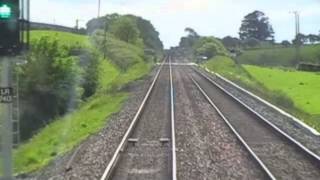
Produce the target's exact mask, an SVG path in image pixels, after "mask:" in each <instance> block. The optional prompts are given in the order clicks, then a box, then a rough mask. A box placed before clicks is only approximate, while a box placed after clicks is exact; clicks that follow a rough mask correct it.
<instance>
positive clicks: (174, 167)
mask: <svg viewBox="0 0 320 180" xmlns="http://www.w3.org/2000/svg"><path fill="white" fill-rule="evenodd" d="M169 66H170V96H171V143H172V180H176V179H177V156H176V135H175V115H174V110H175V108H174V86H173V78H172V65H171V56H170V57H169Z"/></svg>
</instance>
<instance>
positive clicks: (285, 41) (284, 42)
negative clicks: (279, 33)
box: [281, 40, 291, 47]
mask: <svg viewBox="0 0 320 180" xmlns="http://www.w3.org/2000/svg"><path fill="white" fill-rule="evenodd" d="M281 45H282V46H284V47H289V46H290V45H291V43H290V42H289V41H288V40H284V41H282V42H281Z"/></svg>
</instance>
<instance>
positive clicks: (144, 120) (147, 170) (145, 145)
mask: <svg viewBox="0 0 320 180" xmlns="http://www.w3.org/2000/svg"><path fill="white" fill-rule="evenodd" d="M170 61H171V59H170V57H167V59H166V62H167V63H166V64H165V63H162V64H161V66H160V68H159V71H158V73H157V75H156V77H155V79H154V81H153V83H152V84H151V86H150V88H149V90H148V92H147V94H146V96H145V98H144V100H143V102H142V104H141V106H140V108H139V110H138V112H137V113H136V116H135V117H134V119H133V121H132V123H131V125H130V127H129V129H128V130H127V132H126V134H125V136H124V137H123V139H122V141H121V143H120V144H119V146H118V148H117V150H116V152H115V153H114V155H113V158H112V160H111V161H110V162H109V164H108V166H107V168H106V170H105V172H104V174H103V176H102V177H101V180H107V179H114V180H125V179H139V180H150V179H154V180H163V179H173V180H175V179H176V156H175V131H174V105H173V83H172V70H171V64H170Z"/></svg>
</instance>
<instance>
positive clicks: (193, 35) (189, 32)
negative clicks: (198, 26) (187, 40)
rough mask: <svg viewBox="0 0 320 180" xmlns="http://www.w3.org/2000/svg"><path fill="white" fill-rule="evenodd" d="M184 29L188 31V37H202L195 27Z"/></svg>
mask: <svg viewBox="0 0 320 180" xmlns="http://www.w3.org/2000/svg"><path fill="white" fill-rule="evenodd" d="M184 31H185V32H187V33H188V37H193V38H199V37H200V36H199V35H198V33H197V32H196V31H195V30H194V29H192V28H190V27H187V28H185V29H184Z"/></svg>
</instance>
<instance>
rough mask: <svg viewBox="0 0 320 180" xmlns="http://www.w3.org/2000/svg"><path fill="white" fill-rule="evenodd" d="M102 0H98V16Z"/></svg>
mask: <svg viewBox="0 0 320 180" xmlns="http://www.w3.org/2000/svg"><path fill="white" fill-rule="evenodd" d="M100 10H101V0H98V18H99V17H100Z"/></svg>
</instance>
